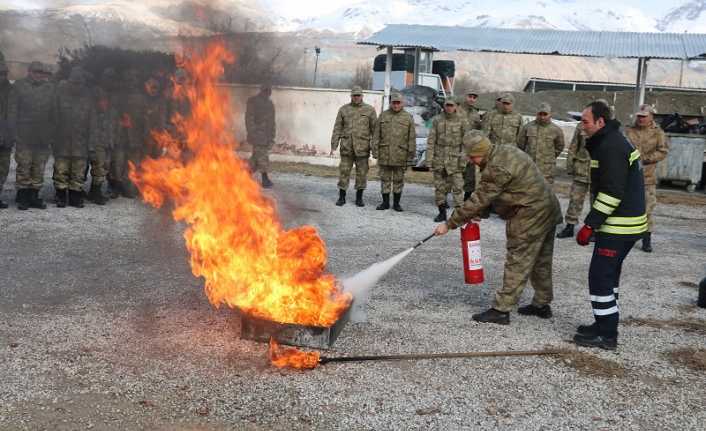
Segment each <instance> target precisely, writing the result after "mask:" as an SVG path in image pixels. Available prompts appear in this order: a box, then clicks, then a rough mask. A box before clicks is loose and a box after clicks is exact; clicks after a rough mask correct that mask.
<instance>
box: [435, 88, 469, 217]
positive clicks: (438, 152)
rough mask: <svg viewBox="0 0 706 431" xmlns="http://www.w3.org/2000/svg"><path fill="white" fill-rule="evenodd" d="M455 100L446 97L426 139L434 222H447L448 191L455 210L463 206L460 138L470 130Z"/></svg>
mask: <svg viewBox="0 0 706 431" xmlns="http://www.w3.org/2000/svg"><path fill="white" fill-rule="evenodd" d="M456 107H457V105H456V101H455V100H454V99H453V98H448V99H447V100H446V101H445V102H444V112H443V113H441V114H439V115H437V116H436V117H434V120H433V121H432V125H431V130H430V131H429V137H428V138H427V159H428V160H431V169H432V171H433V172H434V200H435V203H436V206H437V208H438V209H439V214H438V215H437V216H436V217H435V218H434V221H436V222H441V221H445V220H446V208H447V203H446V195H447V194H448V191H449V190H451V193H452V194H453V200H454V208H458V207H460V206H461V205H463V168H464V167H465V166H466V163H467V161H466V159H465V158H464V157H463V136H464V135H465V134H466V132H468V131H469V130H470V128H469V126H468V121H467V120H466V118H465V116H463V115H459V113H458V112H456Z"/></svg>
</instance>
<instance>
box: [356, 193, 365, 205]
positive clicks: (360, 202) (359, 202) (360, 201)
mask: <svg viewBox="0 0 706 431" xmlns="http://www.w3.org/2000/svg"><path fill="white" fill-rule="evenodd" d="M355 206H357V207H364V206H365V203H363V189H358V190H356V191H355Z"/></svg>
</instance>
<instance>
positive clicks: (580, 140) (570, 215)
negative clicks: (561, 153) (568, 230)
mask: <svg viewBox="0 0 706 431" xmlns="http://www.w3.org/2000/svg"><path fill="white" fill-rule="evenodd" d="M566 172H567V173H568V174H569V175H571V176H572V181H571V191H570V192H569V207H568V208H567V209H566V217H565V220H564V221H565V222H566V224H567V225H572V226H573V225H576V224H578V221H579V217H580V216H581V212H582V211H583V204H584V201H585V200H586V195H587V194H588V191H589V188H590V184H591V155H590V154H588V150H587V149H586V138H585V137H584V136H583V133H582V127H581V123H578V125H577V126H576V130H575V131H574V136H573V137H572V138H571V144H569V150H568V153H567V155H566Z"/></svg>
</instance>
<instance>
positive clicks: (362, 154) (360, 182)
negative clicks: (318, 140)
mask: <svg viewBox="0 0 706 431" xmlns="http://www.w3.org/2000/svg"><path fill="white" fill-rule="evenodd" d="M358 92H359V91H358V90H357V89H354V91H352V92H351V95H356V94H354V93H358ZM360 94H362V90H361V91H360ZM376 120H377V114H376V113H375V108H373V107H372V106H370V105H368V104H367V103H363V102H361V103H360V104H358V105H356V104H353V103H352V102H351V103H348V104H346V105H343V106H342V107H341V108H340V109H339V110H338V114H337V115H336V123H335V124H334V126H333V134H332V135H331V151H336V149H337V148H339V146H340V148H341V150H340V155H341V163H340V165H339V175H338V189H339V190H343V191H345V190H347V189H348V183H349V182H350V175H351V170H352V169H353V165H354V164H355V189H356V190H365V188H366V186H367V181H368V158H370V143H371V141H372V139H373V133H374V132H375V121H376Z"/></svg>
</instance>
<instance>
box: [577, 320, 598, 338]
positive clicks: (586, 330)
mask: <svg viewBox="0 0 706 431" xmlns="http://www.w3.org/2000/svg"><path fill="white" fill-rule="evenodd" d="M576 333H577V334H580V335H586V336H592V337H593V336H596V335H598V324H597V323H596V322H593V323H591V324H590V325H579V326H578V327H577V328H576Z"/></svg>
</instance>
